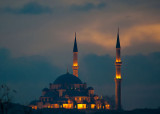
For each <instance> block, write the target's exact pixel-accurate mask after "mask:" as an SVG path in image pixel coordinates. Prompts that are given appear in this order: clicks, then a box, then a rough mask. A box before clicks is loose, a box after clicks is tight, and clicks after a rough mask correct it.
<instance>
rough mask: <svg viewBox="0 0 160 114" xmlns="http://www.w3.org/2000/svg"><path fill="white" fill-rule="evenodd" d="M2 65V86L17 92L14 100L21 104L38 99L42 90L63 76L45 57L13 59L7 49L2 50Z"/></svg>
mask: <svg viewBox="0 0 160 114" xmlns="http://www.w3.org/2000/svg"><path fill="white" fill-rule="evenodd" d="M0 63H1V64H0V77H1V80H0V84H2V83H3V84H7V85H9V86H10V87H11V88H12V89H15V90H17V94H16V96H15V99H14V100H15V101H16V102H21V103H24V102H29V101H31V100H33V99H35V98H38V97H37V96H40V95H41V90H42V89H43V88H44V87H48V85H49V83H52V82H53V81H54V80H55V79H56V78H57V76H58V75H59V74H61V70H60V69H59V68H57V67H55V66H54V65H52V64H51V63H50V62H49V61H48V60H46V58H44V57H41V56H30V57H20V58H12V56H11V54H10V52H9V51H8V50H7V49H0ZM24 98H25V99H24ZM26 99H27V100H26Z"/></svg>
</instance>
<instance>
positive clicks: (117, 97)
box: [114, 28, 122, 110]
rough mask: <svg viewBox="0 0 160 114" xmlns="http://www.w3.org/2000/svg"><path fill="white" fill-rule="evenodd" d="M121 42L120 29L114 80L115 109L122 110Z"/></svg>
mask: <svg viewBox="0 0 160 114" xmlns="http://www.w3.org/2000/svg"><path fill="white" fill-rule="evenodd" d="M120 51H121V47H120V41H119V28H118V34H117V44H116V61H115V66H116V76H115V78H114V80H115V109H116V110H121V80H122V78H121V65H122V62H121V56H120Z"/></svg>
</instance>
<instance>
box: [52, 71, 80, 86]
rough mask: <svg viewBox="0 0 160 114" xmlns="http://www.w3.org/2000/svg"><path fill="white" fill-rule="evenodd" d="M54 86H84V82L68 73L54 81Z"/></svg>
mask: <svg viewBox="0 0 160 114" xmlns="http://www.w3.org/2000/svg"><path fill="white" fill-rule="evenodd" d="M54 84H82V81H81V80H80V79H79V78H78V77H76V76H74V75H73V74H70V73H68V72H67V73H66V74H63V75H61V76H59V77H58V78H57V79H56V80H55V81H54Z"/></svg>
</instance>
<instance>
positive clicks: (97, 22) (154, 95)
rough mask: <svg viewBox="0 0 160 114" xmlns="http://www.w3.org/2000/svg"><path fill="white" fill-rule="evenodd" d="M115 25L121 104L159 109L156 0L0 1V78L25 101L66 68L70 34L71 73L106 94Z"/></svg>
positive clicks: (159, 0) (110, 87) (110, 86)
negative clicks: (75, 65) (75, 58)
mask: <svg viewBox="0 0 160 114" xmlns="http://www.w3.org/2000/svg"><path fill="white" fill-rule="evenodd" d="M118 27H119V28H120V42H121V48H122V49H121V54H122V63H123V64H122V78H123V80H122V107H123V108H124V109H127V110H130V109H135V108H158V107H160V73H159V72H160V0H1V1H0V84H7V85H8V86H9V87H10V88H11V89H15V90H17V93H16V95H14V98H13V101H14V102H18V103H21V104H25V105H27V104H28V103H29V102H30V101H32V100H34V99H38V98H39V96H40V95H41V90H42V89H43V88H44V87H49V83H53V81H54V80H55V79H56V78H57V77H58V76H60V75H62V74H64V73H66V71H67V66H68V68H69V72H70V73H72V51H73V43H74V34H75V32H76V33H77V43H78V50H79V78H80V79H81V80H82V81H83V82H86V83H87V84H88V86H93V87H94V88H95V92H96V94H98V95H99V96H101V95H108V96H112V95H114V87H115V82H114V77H115V63H114V62H115V51H116V49H115V47H116V37H117V30H118Z"/></svg>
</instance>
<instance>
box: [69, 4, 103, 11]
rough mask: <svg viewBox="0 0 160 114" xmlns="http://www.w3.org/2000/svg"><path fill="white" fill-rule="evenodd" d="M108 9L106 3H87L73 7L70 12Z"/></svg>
mask: <svg viewBox="0 0 160 114" xmlns="http://www.w3.org/2000/svg"><path fill="white" fill-rule="evenodd" d="M105 7H106V3H99V4H97V5H96V4H94V3H85V4H83V5H71V6H70V10H72V11H90V10H93V9H98V10H99V9H102V8H105Z"/></svg>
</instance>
